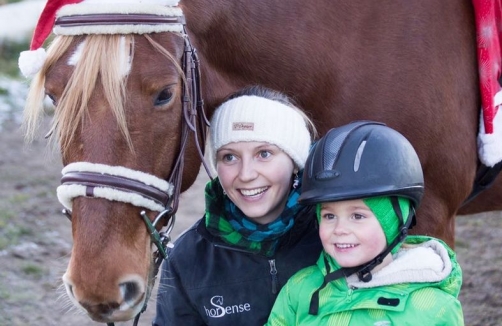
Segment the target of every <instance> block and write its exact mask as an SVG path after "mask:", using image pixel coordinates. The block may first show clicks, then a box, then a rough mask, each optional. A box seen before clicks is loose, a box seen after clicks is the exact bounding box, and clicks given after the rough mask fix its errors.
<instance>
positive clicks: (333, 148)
mask: <svg viewBox="0 0 502 326" xmlns="http://www.w3.org/2000/svg"><path fill="white" fill-rule="evenodd" d="M349 132H350V130H348V131H345V132H343V131H342V132H340V133H338V134H336V133H335V134H334V137H330V138H328V139H327V141H326V145H325V146H326V149H325V150H324V158H323V167H324V169H325V170H329V169H331V168H332V167H334V166H335V161H336V158H337V157H338V153H339V152H340V148H341V147H342V144H343V142H344V141H345V138H347V136H348V134H349Z"/></svg>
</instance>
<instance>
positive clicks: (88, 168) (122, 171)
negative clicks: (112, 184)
mask: <svg viewBox="0 0 502 326" xmlns="http://www.w3.org/2000/svg"><path fill="white" fill-rule="evenodd" d="M69 172H95V173H101V174H108V175H114V176H119V177H125V178H128V179H132V180H137V181H140V182H142V183H144V184H146V185H148V186H152V187H155V188H157V189H159V190H162V191H164V192H165V193H167V194H168V195H169V196H172V194H173V188H174V187H173V185H172V184H170V183H169V182H167V181H166V180H163V179H161V178H157V177H156V176H154V175H152V174H148V173H145V172H141V171H137V170H132V169H129V168H126V167H123V166H112V165H106V164H98V163H89V162H74V163H70V164H68V165H67V166H65V167H64V168H63V170H61V174H62V175H65V174H67V173H69Z"/></svg>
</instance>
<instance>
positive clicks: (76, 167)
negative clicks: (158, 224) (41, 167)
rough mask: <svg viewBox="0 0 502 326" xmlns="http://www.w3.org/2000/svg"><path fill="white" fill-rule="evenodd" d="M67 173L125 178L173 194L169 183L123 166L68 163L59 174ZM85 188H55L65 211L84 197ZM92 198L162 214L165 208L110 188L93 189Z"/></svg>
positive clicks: (133, 194) (146, 199)
mask: <svg viewBox="0 0 502 326" xmlns="http://www.w3.org/2000/svg"><path fill="white" fill-rule="evenodd" d="M69 172H94V173H101V174H107V175H113V176H120V177H125V178H128V179H133V180H137V181H140V182H142V183H144V184H146V185H148V186H151V187H155V188H157V189H159V190H162V191H164V192H166V193H167V194H168V195H169V196H172V194H173V188H174V186H173V185H172V184H170V183H169V182H167V181H165V180H163V179H160V178H157V177H156V176H154V175H151V174H148V173H145V172H141V171H136V170H132V169H129V168H126V167H123V166H111V165H106V164H97V163H89V162H75V163H70V164H68V165H67V166H65V167H64V168H63V170H62V171H61V174H62V175H63V176H64V175H65V174H67V173H69ZM86 188H87V186H84V185H80V184H71V185H60V186H59V187H58V188H57V196H58V199H59V202H60V203H61V204H62V205H63V206H64V207H66V208H67V209H69V210H71V209H72V200H73V198H76V197H86ZM93 197H97V198H104V199H108V200H113V201H119V202H123V203H129V204H132V205H134V206H138V207H144V208H147V209H150V210H152V211H157V212H162V211H163V210H164V209H165V207H164V206H162V205H160V204H158V203H157V202H155V201H153V200H151V199H148V198H146V197H143V196H141V195H140V194H137V193H132V192H128V191H123V190H120V189H115V188H112V187H99V186H98V187H94V189H93Z"/></svg>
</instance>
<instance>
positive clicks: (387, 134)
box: [298, 121, 424, 315]
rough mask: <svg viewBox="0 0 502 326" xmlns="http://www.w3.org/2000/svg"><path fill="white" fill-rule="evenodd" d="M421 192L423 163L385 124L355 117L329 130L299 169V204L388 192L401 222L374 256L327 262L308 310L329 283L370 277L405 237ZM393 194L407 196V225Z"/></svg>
mask: <svg viewBox="0 0 502 326" xmlns="http://www.w3.org/2000/svg"><path fill="white" fill-rule="evenodd" d="M423 193H424V177H423V172H422V167H421V165H420V160H419V158H418V156H417V154H416V152H415V150H414V149H413V146H412V145H411V144H410V142H409V141H408V140H407V139H406V138H405V137H404V136H403V135H401V134H400V133H399V132H397V131H395V130H393V129H391V128H389V127H387V126H386V125H385V124H383V123H378V122H374V121H356V122H352V123H350V124H348V125H344V126H342V127H339V128H334V129H331V130H330V131H328V132H327V134H326V135H325V136H324V137H323V138H321V140H319V141H318V142H317V143H316V144H315V145H314V146H313V147H312V149H311V151H310V154H309V156H308V158H307V162H306V163H305V169H304V172H303V185H302V194H301V195H300V198H299V199H298V201H299V203H300V204H305V205H313V204H318V203H322V202H333V201H341V200H351V199H362V198H368V197H382V196H388V197H390V199H391V203H392V206H393V208H394V211H395V213H396V215H397V216H398V219H399V221H400V224H399V234H398V236H397V237H396V238H395V239H394V240H393V241H392V242H391V243H389V245H388V246H387V248H385V249H384V251H383V252H382V253H380V254H379V255H378V256H377V257H375V258H374V259H373V260H371V261H369V262H367V263H365V264H362V265H360V266H356V267H351V268H341V269H338V270H335V271H330V270H329V264H328V263H327V261H326V262H325V265H326V268H327V275H326V276H325V277H324V282H323V284H322V285H321V287H320V288H319V289H317V291H315V292H314V294H313V295H312V298H311V302H310V310H309V313H310V314H313V315H316V314H317V311H318V307H319V291H320V290H322V289H323V288H324V287H325V286H326V285H327V284H328V283H329V282H331V281H333V280H336V279H338V278H341V277H343V276H349V275H352V274H354V273H356V274H357V275H358V277H359V279H360V280H362V281H364V282H369V281H370V280H371V278H372V275H371V270H372V269H373V268H374V267H375V266H377V265H378V264H380V263H381V262H382V261H383V259H384V258H385V257H386V256H387V255H388V254H389V253H390V252H391V250H392V249H393V248H394V247H396V246H397V245H398V244H399V243H401V242H402V241H404V239H405V238H406V236H407V231H408V229H409V228H410V227H411V226H412V225H413V224H412V223H414V209H415V207H418V205H419V204H420V201H421V199H422V196H423ZM397 197H405V198H408V199H410V202H411V206H410V212H405V213H407V214H409V215H407V216H408V219H407V220H406V223H405V222H404V218H403V213H402V212H401V209H400V207H399V204H398V200H397Z"/></svg>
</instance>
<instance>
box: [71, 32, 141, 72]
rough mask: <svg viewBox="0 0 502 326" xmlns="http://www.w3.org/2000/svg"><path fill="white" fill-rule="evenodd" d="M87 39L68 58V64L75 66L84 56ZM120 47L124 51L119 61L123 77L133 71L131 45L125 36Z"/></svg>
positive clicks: (121, 39)
mask: <svg viewBox="0 0 502 326" xmlns="http://www.w3.org/2000/svg"><path fill="white" fill-rule="evenodd" d="M84 45H85V41H83V42H82V43H80V44H79V45H78V46H77V47H76V48H75V51H74V52H73V54H72V55H71V56H70V58H69V59H68V65H70V66H75V65H76V64H77V63H78V62H79V61H80V59H81V58H82V52H83V50H84ZM120 47H121V48H122V51H120V53H119V63H120V73H121V76H122V77H125V76H127V75H128V74H129V72H130V71H131V53H130V45H129V43H127V44H126V41H125V37H121V38H120Z"/></svg>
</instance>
